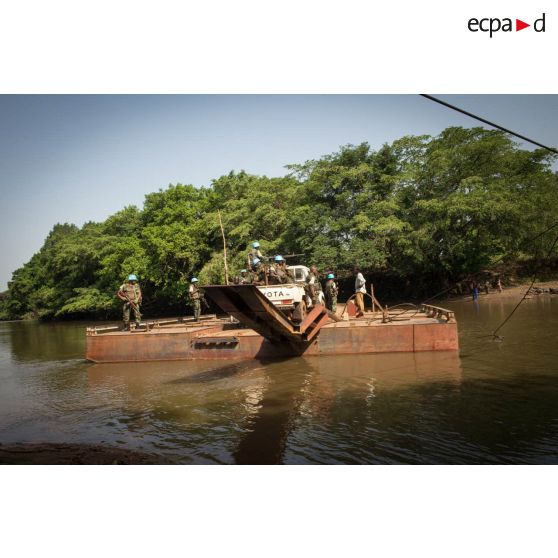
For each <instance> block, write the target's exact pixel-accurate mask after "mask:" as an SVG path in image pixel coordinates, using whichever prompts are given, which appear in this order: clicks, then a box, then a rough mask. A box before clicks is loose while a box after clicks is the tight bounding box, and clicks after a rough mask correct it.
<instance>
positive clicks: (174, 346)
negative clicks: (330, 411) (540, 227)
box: [86, 285, 459, 363]
mask: <svg viewBox="0 0 558 558" xmlns="http://www.w3.org/2000/svg"><path fill="white" fill-rule="evenodd" d="M204 291H205V293H206V296H208V297H209V298H211V299H212V300H213V301H214V302H215V303H216V304H217V305H218V306H219V307H220V308H221V309H222V310H223V312H225V314H226V315H227V316H228V317H222V318H218V317H216V316H208V317H206V318H205V319H204V320H203V321H201V322H197V323H196V322H192V321H191V320H185V321H181V322H180V321H178V320H167V321H155V322H150V323H148V324H147V327H146V328H145V329H140V330H137V331H131V332H121V331H114V330H115V329H117V328H102V327H91V328H87V332H86V336H87V337H86V339H87V348H86V358H87V359H88V360H91V361H93V362H99V363H102V362H140V361H161V360H198V359H200V360H249V359H254V358H257V359H268V358H282V357H289V356H300V355H305V356H322V355H323V356H327V355H342V354H374V353H394V352H419V351H456V350H458V349H459V342H458V335H457V323H456V321H455V317H454V314H453V312H450V311H449V310H445V309H443V308H438V307H435V306H429V305H421V306H420V307H419V308H418V309H416V310H413V312H407V313H403V312H401V311H397V312H385V311H384V312H375V313H373V312H367V313H366V314H365V316H364V317H361V318H350V317H349V318H348V319H347V317H346V319H344V320H342V319H340V318H339V317H337V316H335V315H333V314H331V313H330V312H328V311H327V310H326V309H325V308H324V307H323V306H322V305H320V304H318V305H316V306H315V307H314V308H312V310H311V311H310V312H309V313H308V314H307V315H306V316H305V318H304V319H303V320H302V321H301V322H300V323H298V324H297V323H293V322H292V321H291V320H290V319H288V318H287V317H286V316H285V315H284V314H283V313H282V312H281V311H280V310H279V309H278V308H277V307H276V306H275V305H273V304H272V303H271V302H270V301H269V300H268V299H267V298H266V297H265V296H264V295H263V294H262V293H261V292H260V291H259V290H258V289H256V288H255V287H254V286H252V285H233V286H224V285H215V286H209V287H204Z"/></svg>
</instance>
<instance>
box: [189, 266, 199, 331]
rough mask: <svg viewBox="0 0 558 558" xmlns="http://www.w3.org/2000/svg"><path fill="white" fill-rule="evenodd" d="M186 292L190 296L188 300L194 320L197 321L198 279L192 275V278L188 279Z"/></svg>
mask: <svg viewBox="0 0 558 558" xmlns="http://www.w3.org/2000/svg"><path fill="white" fill-rule="evenodd" d="M188 294H189V296H190V302H191V303H192V306H193V308H194V321H195V322H199V321H200V315H201V293H200V289H199V287H198V279H197V278H196V277H192V280H191V281H190V288H189V289H188Z"/></svg>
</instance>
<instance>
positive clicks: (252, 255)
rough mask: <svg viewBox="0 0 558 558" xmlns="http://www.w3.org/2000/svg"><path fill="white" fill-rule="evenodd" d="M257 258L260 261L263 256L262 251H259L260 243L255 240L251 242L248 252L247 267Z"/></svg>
mask: <svg viewBox="0 0 558 558" xmlns="http://www.w3.org/2000/svg"><path fill="white" fill-rule="evenodd" d="M255 259H258V260H260V261H262V260H263V259H264V256H262V253H261V252H260V243H259V242H258V241H256V242H252V248H251V249H250V252H249V253H248V267H249V268H251V267H252V266H253V265H254V260H255Z"/></svg>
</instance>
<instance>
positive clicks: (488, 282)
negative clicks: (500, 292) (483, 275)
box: [484, 279, 490, 294]
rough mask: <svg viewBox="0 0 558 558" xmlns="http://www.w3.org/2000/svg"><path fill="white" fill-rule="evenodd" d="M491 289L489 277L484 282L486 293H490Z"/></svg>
mask: <svg viewBox="0 0 558 558" xmlns="http://www.w3.org/2000/svg"><path fill="white" fill-rule="evenodd" d="M489 291H490V281H488V279H487V280H486V281H485V282H484V293H485V294H488V292H489Z"/></svg>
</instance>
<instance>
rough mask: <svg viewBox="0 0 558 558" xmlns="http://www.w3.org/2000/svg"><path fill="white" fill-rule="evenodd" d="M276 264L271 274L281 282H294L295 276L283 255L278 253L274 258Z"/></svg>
mask: <svg viewBox="0 0 558 558" xmlns="http://www.w3.org/2000/svg"><path fill="white" fill-rule="evenodd" d="M273 261H274V265H273V268H271V269H272V271H271V270H270V275H273V278H274V279H275V280H276V282H277V283H279V284H285V283H294V277H293V275H292V273H291V272H290V270H289V269H288V268H287V262H286V261H285V258H284V257H283V256H281V255H279V254H278V255H277V256H275V257H274V258H273Z"/></svg>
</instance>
